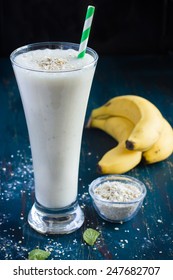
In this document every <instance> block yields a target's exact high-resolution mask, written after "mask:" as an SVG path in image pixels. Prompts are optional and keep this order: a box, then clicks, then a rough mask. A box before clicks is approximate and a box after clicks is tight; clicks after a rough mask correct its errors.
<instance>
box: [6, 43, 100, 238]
mask: <svg viewBox="0 0 173 280" xmlns="http://www.w3.org/2000/svg"><path fill="white" fill-rule="evenodd" d="M78 49H79V45H78V44H73V43H59V42H47V43H36V44H30V45H27V46H24V47H21V48H19V49H17V50H15V51H14V52H13V53H12V54H11V56H10V59H11V62H12V66H13V69H14V73H15V77H16V80H17V84H18V87H19V91H20V95H21V99H22V103H23V107H24V111H25V117H26V122H27V127H28V132H29V138H30V144H31V151H32V158H33V167H34V179H35V203H34V205H33V206H32V208H31V210H30V212H29V215H28V222H29V224H30V226H31V227H32V228H34V229H35V230H36V231H38V232H40V233H49V234H64V233H70V232H73V231H75V230H77V229H78V228H79V227H81V225H82V224H83V221H84V214H83V212H82V210H81V208H80V206H79V204H78V200H77V194H78V169H79V159H80V148H81V138H82V131H83V124H84V118H85V113H86V107H87V102H88V97H89V93H90V89H91V85H92V80H93V76H94V71H95V68H96V64H97V60H98V55H97V53H96V52H95V51H94V50H92V49H90V48H87V51H86V55H85V56H86V57H87V56H88V58H89V60H87V59H84V60H83V61H81V59H77V51H78ZM56 50H64V51H65V50H66V51H67V50H68V52H71V51H72V54H73V55H74V52H75V51H76V54H75V55H76V56H75V58H73V62H74V64H73V63H72V65H70V62H69V65H68V66H69V67H68V68H67V67H66V62H68V60H66V55H65V53H64V54H63V52H62V53H61V56H62V57H60V58H57V57H56V52H55V51H56ZM35 51H37V55H38V60H37V59H35V56H34V52H35ZM44 52H45V53H44ZM52 53H53V54H52ZM28 54H29V58H30V64H28V62H27V59H28ZM45 54H46V55H45ZM73 55H72V56H73ZM70 56H71V54H70V55H69V57H70ZM69 57H68V59H69ZM32 60H33V61H32ZM38 61H39V62H38ZM50 61H52V64H50ZM37 63H38V64H39V66H41V67H42V68H40V69H39V68H37V67H35V65H36V64H37ZM81 63H82V64H81ZM57 65H59V68H54V66H57ZM64 65H65V66H64ZM55 69H56V70H55Z"/></svg>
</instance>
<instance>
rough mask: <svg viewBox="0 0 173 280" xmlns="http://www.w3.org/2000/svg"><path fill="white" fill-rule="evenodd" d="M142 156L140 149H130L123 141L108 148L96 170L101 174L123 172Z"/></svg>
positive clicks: (137, 162) (134, 164)
mask: <svg viewBox="0 0 173 280" xmlns="http://www.w3.org/2000/svg"><path fill="white" fill-rule="evenodd" d="M141 158H142V153H141V152H140V151H130V150H127V149H126V148H125V147H124V142H122V143H120V144H118V146H117V147H115V148H113V149H111V150H109V151H108V152H107V153H106V154H105V155H104V156H103V157H102V158H101V160H100V161H99V162H98V170H99V171H100V173H102V174H123V173H125V172H128V171H129V170H131V169H132V168H134V167H135V166H136V165H138V164H139V162H140V161H141Z"/></svg>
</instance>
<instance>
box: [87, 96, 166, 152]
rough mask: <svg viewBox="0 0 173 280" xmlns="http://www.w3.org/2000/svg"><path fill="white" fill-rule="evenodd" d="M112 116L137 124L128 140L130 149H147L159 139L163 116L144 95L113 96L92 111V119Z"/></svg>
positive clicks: (127, 145) (127, 143)
mask: <svg viewBox="0 0 173 280" xmlns="http://www.w3.org/2000/svg"><path fill="white" fill-rule="evenodd" d="M111 116H120V117H125V118H127V119H129V120H130V121H131V122H132V123H133V124H134V125H135V126H134V129H133V130H132V132H131V133H130V135H129V137H128V138H127V140H126V148H127V149H129V150H138V151H146V150H148V149H149V148H151V146H153V144H154V143H155V142H156V141H157V140H158V139H159V136H160V134H161V130H162V126H163V117H162V115H161V113H160V111H159V110H158V109H157V108H156V106H155V105H153V104H152V103H151V102H150V101H148V100H147V99H145V98H143V97H140V96H137V95H124V96H118V97H115V98H112V99H111V100H109V101H108V102H107V103H106V104H105V105H103V106H101V107H99V108H97V109H94V110H93V111H92V113H91V120H93V119H107V118H109V117H111Z"/></svg>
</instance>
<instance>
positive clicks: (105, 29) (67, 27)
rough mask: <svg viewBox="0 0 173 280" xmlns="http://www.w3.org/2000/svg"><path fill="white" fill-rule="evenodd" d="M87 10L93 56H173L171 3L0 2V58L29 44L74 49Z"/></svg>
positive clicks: (98, 0) (171, 0) (95, 0)
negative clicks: (67, 44)
mask: <svg viewBox="0 0 173 280" xmlns="http://www.w3.org/2000/svg"><path fill="white" fill-rule="evenodd" d="M89 4H90V5H94V6H95V7H96V11H95V16H94V21H93V25H92V30H91V35H90V40H89V44H88V45H89V46H90V47H92V48H94V49H95V50H96V51H97V52H98V53H99V54H149V53H150V54H153V53H168V52H169V51H172V50H173V0H90V1H88V0H28V1H25V0H14V1H11V0H0V56H9V54H10V53H11V52H12V51H13V50H14V49H15V48H17V47H19V46H21V45H25V44H28V43H33V42H39V41H71V42H75V43H78V42H79V41H80V36H81V32H82V28H83V23H84V18H85V13H86V9H87V6H88V5H89Z"/></svg>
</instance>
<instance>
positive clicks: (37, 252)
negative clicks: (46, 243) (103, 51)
mask: <svg viewBox="0 0 173 280" xmlns="http://www.w3.org/2000/svg"><path fill="white" fill-rule="evenodd" d="M49 256H50V252H48V251H45V250H41V249H34V250H32V251H31V252H29V254H28V259H29V260H46V259H47V258H48V257H49Z"/></svg>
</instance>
